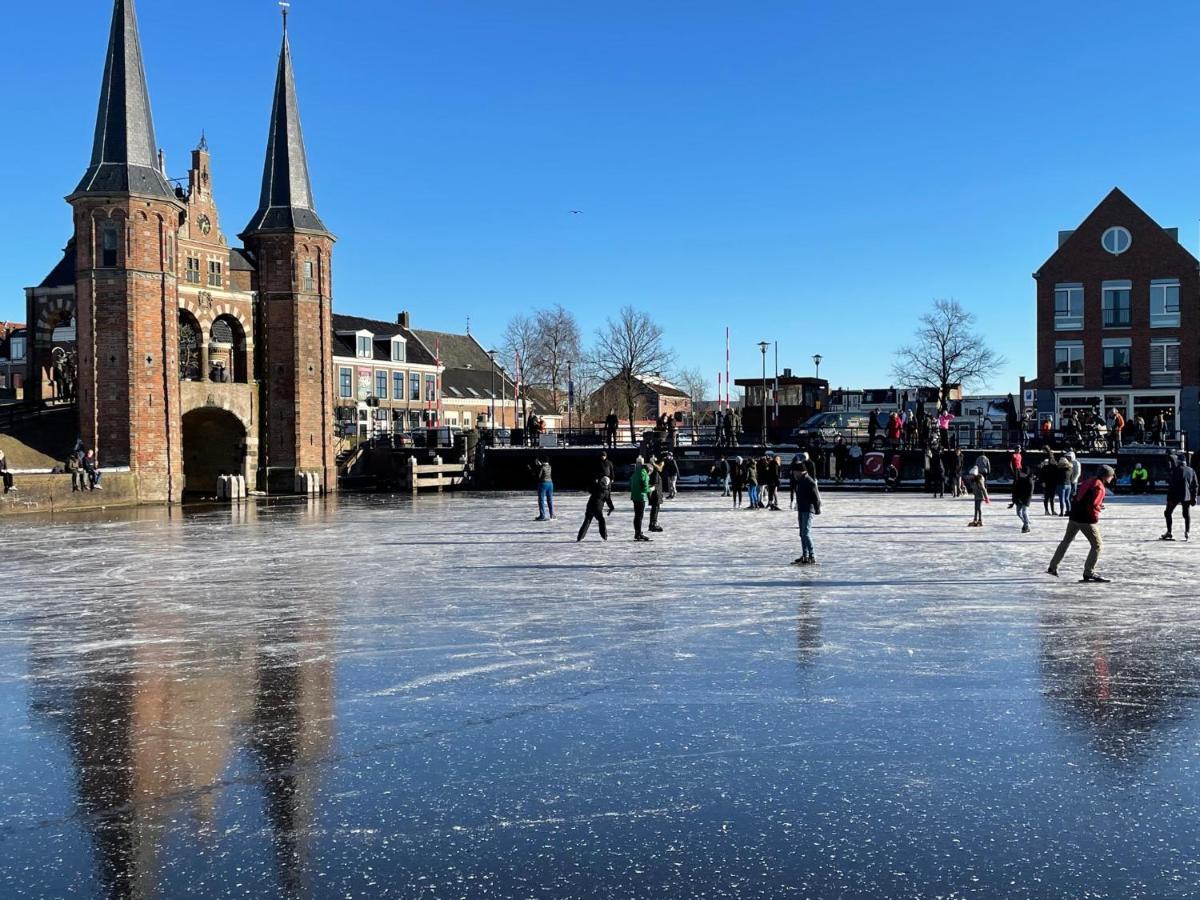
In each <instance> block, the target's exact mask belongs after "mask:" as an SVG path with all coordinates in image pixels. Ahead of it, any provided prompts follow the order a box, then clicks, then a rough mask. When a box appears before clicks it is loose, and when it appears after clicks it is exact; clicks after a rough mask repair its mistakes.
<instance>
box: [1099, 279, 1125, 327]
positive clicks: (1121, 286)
mask: <svg viewBox="0 0 1200 900" xmlns="http://www.w3.org/2000/svg"><path fill="white" fill-rule="evenodd" d="M1103 288H1104V298H1103V303H1102V308H1103V311H1104V327H1105V328H1128V327H1129V325H1130V323H1131V321H1132V316H1131V315H1130V307H1129V295H1130V292H1131V288H1132V284H1131V283H1130V282H1128V281H1106V282H1104V285H1103Z"/></svg>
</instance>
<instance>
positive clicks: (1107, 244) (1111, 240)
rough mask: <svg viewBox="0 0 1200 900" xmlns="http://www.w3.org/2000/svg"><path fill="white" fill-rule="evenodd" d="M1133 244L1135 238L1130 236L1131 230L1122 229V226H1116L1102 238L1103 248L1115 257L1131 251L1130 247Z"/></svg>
mask: <svg viewBox="0 0 1200 900" xmlns="http://www.w3.org/2000/svg"><path fill="white" fill-rule="evenodd" d="M1132 243H1133V238H1132V237H1130V235H1129V229H1127V228H1122V227H1121V226H1120V225H1114V226H1113V227H1112V228H1110V229H1108V230H1107V231H1106V232H1104V235H1103V236H1102V237H1101V238H1100V244H1101V246H1103V247H1104V249H1105V250H1107V251H1108V252H1109V253H1111V254H1112V255H1113V256H1120V255H1121V254H1122V253H1124V252H1125V251H1126V250H1128V249H1129V245H1130V244H1132Z"/></svg>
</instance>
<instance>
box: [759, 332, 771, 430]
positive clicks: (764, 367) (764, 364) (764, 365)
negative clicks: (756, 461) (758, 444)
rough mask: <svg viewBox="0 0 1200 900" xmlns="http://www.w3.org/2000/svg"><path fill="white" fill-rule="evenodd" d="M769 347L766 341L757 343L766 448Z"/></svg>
mask: <svg viewBox="0 0 1200 900" xmlns="http://www.w3.org/2000/svg"><path fill="white" fill-rule="evenodd" d="M769 346H771V345H770V344H768V343H767V342H766V341H759V342H758V349H759V350H761V351H762V445H763V446H764V447H766V446H767V348H768V347H769Z"/></svg>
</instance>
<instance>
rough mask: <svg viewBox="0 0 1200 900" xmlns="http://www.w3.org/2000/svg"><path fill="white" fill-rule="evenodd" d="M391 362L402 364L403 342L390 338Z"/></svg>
mask: <svg viewBox="0 0 1200 900" xmlns="http://www.w3.org/2000/svg"><path fill="white" fill-rule="evenodd" d="M392 362H404V341H403V340H401V339H400V338H392Z"/></svg>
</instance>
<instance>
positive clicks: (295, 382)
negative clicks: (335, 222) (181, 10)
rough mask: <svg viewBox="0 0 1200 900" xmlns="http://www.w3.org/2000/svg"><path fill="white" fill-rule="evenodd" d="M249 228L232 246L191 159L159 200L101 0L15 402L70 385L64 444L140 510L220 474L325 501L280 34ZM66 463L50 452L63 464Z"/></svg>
mask: <svg viewBox="0 0 1200 900" xmlns="http://www.w3.org/2000/svg"><path fill="white" fill-rule="evenodd" d="M269 122H270V128H269V136H268V143H267V152H266V159H265V163H264V170H263V180H262V191H261V195H260V201H259V206H258V209H257V211H256V212H255V213H254V216H253V217H252V218H251V220H250V222H249V224H248V225H247V226H246V227H245V229H244V230H243V231H242V232H241V234H240V235H239V237H240V238H241V241H242V243H243V245H244V246H243V247H235V246H232V245H231V244H230V243H229V241H228V239H227V238H226V235H225V231H224V230H223V228H222V226H221V217H220V211H219V209H218V207H217V203H216V199H215V194H214V179H213V169H212V159H211V156H210V154H209V148H208V145H207V142H206V141H204V140H203V138H202V139H201V141H200V144H199V146H197V148H196V149H195V150H193V151H192V154H191V165H190V169H189V172H188V179H187V184H186V185H184V184H182V183H180V184H177V185H174V186H173V185H172V184H171V183H169V181H168V179H167V177H166V175H165V172H166V169H165V164H164V158H163V154H162V152H161V151H160V150H159V149H158V146H157V143H156V141H155V135H154V125H153V117H152V114H151V107H150V99H149V93H148V90H147V86H146V77H145V73H144V71H143V66H142V53H141V45H140V40H139V36H138V28H137V19H136V13H135V10H134V3H133V0H114V3H113V17H112V27H111V31H110V35H109V43H108V51H107V55H106V59H105V66H104V74H103V78H102V81H101V89H100V103H99V110H98V113H97V121H96V132H95V139H94V143H93V148H92V157H91V162H90V164H89V165H88V167H87V170H86V171H85V173H84V176H83V178H82V180H81V181H80V182H79V185H78V187H76V189H75V190H74V191H73V192H72V193H71V195H70V196H69V197H68V198H67V201H68V202H69V203H70V204H71V206H72V209H73V212H74V235H73V237H72V238H71V239H70V240H69V241H68V243H67V247H66V249H65V250H64V251H63V256H62V259H61V260H60V261H59V263H58V264H57V265H56V266H55V267H54V269H53V270H52V271H51V272H50V274H49V275H48V276H47V277H46V278H45V279H43V281H42V282H41V283H40V284H39V285H38V286H37V287H33V288H28V289H27V290H26V305H27V314H28V320H27V321H28V322H29V330H30V337H31V340H30V342H29V347H28V353H27V357H28V359H27V368H26V371H27V376H28V384H27V396H28V399H31V400H41V399H46V398H47V397H49V396H52V395H54V394H55V393H56V392H60V391H61V389H62V388H61V385H62V384H63V383H64V382H63V377H62V374H63V370H64V369H66V370H70V374H71V375H72V378H71V381H72V384H71V390H72V391H73V398H74V399H75V400H76V402H77V403H78V410H79V432H80V435H81V437H82V439H83V441H84V443H85V444H86V445H87V446H90V447H95V448H96V450H97V452H98V455H99V458H100V460H101V463H102V465H107V466H128V467H129V468H130V469H131V471H132V472H133V473H134V474H135V476H136V477H137V484H138V496H139V498H140V499H141V500H143V501H178V500H179V499H181V498H182V496H183V494H184V492H185V491H189V492H191V491H195V492H202V493H212V492H213V490H214V488H215V484H216V479H217V476H218V475H219V474H221V473H228V474H244V475H245V476H246V478H247V481H248V483H249V485H250V486H251V487H254V486H257V487H258V488H260V489H263V490H270V491H275V492H288V491H292V490H294V489H295V484H296V476H297V475H298V474H300V473H304V474H315V475H316V476H317V477H318V478H319V479H320V482H321V484H322V486H323V489H328V490H332V489H334V488H335V487H336V483H337V481H336V475H335V469H334V447H333V376H332V359H333V334H332V326H331V299H330V298H331V294H332V283H331V282H332V279H331V274H330V259H331V256H332V250H333V242H334V238H333V236H332V234H330V232H329V230H328V229H327V228H326V227H325V225H324V223H323V222H322V221H321V219H320V218H319V216H318V215H317V213H316V210H315V206H314V204H313V198H312V188H311V183H310V180H309V174H308V163H307V158H306V154H305V148H304V138H303V133H302V130H301V127H300V115H299V108H298V104H297V99H296V85H295V76H294V73H293V66H292V57H291V49H290V46H289V42H288V37H287V28H286V18H285V20H284V34H283V42H282V48H281V50H280V54H279V64H278V71H277V77H276V83H275V91H274V101H273V107H272V110H271V116H270V120H269ZM69 449H70V448H63V451H64V454H65V453H66V451H67V450H69Z"/></svg>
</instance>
